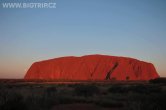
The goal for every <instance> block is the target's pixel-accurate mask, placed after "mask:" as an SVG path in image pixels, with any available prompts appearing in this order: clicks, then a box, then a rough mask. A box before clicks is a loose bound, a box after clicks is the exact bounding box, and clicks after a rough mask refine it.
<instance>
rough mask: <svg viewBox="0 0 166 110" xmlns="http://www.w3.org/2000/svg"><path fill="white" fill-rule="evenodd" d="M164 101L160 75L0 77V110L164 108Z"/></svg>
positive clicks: (164, 109) (158, 109)
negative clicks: (60, 79) (146, 78)
mask: <svg viewBox="0 0 166 110" xmlns="http://www.w3.org/2000/svg"><path fill="white" fill-rule="evenodd" d="M156 80H157V81H156ZM165 102H166V83H165V82H164V80H163V79H162V80H161V82H160V79H155V80H151V81H150V82H128V83H122V82H121V83H118V82H116V83H115V82H110V83H108V82H107V83H94V82H93V83H92V82H91V83H89V82H88V83H76V84H75V83H74V82H73V83H43V82H42V83H41V82H26V81H20V80H19V81H18V80H10V81H9V80H0V110H73V108H75V110H77V109H78V110H166V104H165Z"/></svg>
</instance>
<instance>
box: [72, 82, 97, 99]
mask: <svg viewBox="0 0 166 110" xmlns="http://www.w3.org/2000/svg"><path fill="white" fill-rule="evenodd" d="M74 91H75V93H76V95H78V96H85V97H88V96H93V95H95V94H98V93H99V88H98V87H97V86H95V85H77V86H76V87H75V90H74Z"/></svg>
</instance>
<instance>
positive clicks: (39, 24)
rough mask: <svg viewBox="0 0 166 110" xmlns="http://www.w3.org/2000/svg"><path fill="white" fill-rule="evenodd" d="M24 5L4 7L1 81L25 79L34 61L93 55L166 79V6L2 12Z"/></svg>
mask: <svg viewBox="0 0 166 110" xmlns="http://www.w3.org/2000/svg"><path fill="white" fill-rule="evenodd" d="M20 1H21V0H1V1H0V3H1V6H0V78H23V77H24V75H25V73H26V71H27V70H28V68H29V67H30V65H31V64H32V63H33V62H35V61H41V60H46V59H51V58H56V57H61V56H82V55H88V54H106V55H114V56H125V57H132V58H136V59H139V60H143V61H147V62H151V63H153V64H154V65H155V67H156V69H157V72H158V73H159V75H160V76H162V77H166V67H165V65H166V1H165V0H49V1H52V2H56V8H55V9H5V8H2V3H3V2H20ZM27 2H39V1H38V0H28V1H27ZM40 2H48V0H40Z"/></svg>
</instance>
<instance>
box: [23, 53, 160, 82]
mask: <svg viewBox="0 0 166 110" xmlns="http://www.w3.org/2000/svg"><path fill="white" fill-rule="evenodd" d="M158 77H159V75H158V73H157V71H156V69H155V67H154V66H153V64H151V63H147V62H143V61H139V60H136V59H133V58H127V57H115V56H107V55H87V56H82V57H73V56H72V57H60V58H55V59H50V60H45V61H40V62H35V63H34V64H32V66H31V67H30V69H29V70H28V72H27V73H26V75H25V77H24V79H46V80H47V79H53V80H150V79H154V78H158Z"/></svg>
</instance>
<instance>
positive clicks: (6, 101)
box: [0, 91, 27, 110]
mask: <svg viewBox="0 0 166 110" xmlns="http://www.w3.org/2000/svg"><path fill="white" fill-rule="evenodd" d="M0 109H1V110H26V109H27V108H26V104H25V103H24V98H23V96H22V95H20V94H18V93H15V92H12V91H11V92H8V91H4V93H1V94H0Z"/></svg>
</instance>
